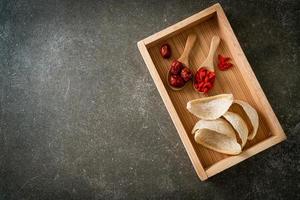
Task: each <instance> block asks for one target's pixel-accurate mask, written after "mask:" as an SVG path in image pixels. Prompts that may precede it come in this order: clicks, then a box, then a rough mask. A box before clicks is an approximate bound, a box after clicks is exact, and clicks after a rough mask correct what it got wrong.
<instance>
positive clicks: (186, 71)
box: [180, 67, 193, 82]
mask: <svg viewBox="0 0 300 200" xmlns="http://www.w3.org/2000/svg"><path fill="white" fill-rule="evenodd" d="M180 75H181V77H182V78H183V80H184V81H186V82H187V81H189V80H191V79H192V76H193V75H192V72H191V70H190V69H189V68H188V67H184V68H183V69H182V70H181V73H180Z"/></svg>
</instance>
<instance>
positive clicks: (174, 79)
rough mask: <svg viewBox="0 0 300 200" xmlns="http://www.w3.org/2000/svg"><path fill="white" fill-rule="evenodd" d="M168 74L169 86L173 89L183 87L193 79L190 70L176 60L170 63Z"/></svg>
mask: <svg viewBox="0 0 300 200" xmlns="http://www.w3.org/2000/svg"><path fill="white" fill-rule="evenodd" d="M169 73H170V76H169V84H170V85H171V86H173V87H175V88H181V87H183V86H184V84H185V83H186V82H188V81H189V80H191V79H192V77H193V75H192V72H191V70H190V69H189V68H188V67H185V66H183V64H182V63H181V62H179V61H178V60H174V61H173V62H172V64H171V68H170V71H169Z"/></svg>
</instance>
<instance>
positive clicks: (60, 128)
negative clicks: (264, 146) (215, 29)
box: [0, 0, 300, 200]
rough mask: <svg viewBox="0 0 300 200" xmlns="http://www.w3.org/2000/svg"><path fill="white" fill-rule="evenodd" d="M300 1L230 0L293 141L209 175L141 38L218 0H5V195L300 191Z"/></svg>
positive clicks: (269, 195)
mask: <svg viewBox="0 0 300 200" xmlns="http://www.w3.org/2000/svg"><path fill="white" fill-rule="evenodd" d="M298 2H299V1H298V0H294V1H285V0H280V1H269V0H264V1H260V0H257V1H221V2H220V3H221V4H222V6H223V7H224V9H225V12H226V13H227V15H228V18H229V20H230V22H231V24H232V27H233V29H234V30H235V33H236V35H237V37H238V38H239V41H240V43H241V45H242V47H243V49H244V51H245V53H246V55H247V57H248V59H249V62H250V63H251V65H252V67H253V70H254V72H255V74H256V75H257V78H258V80H259V81H260V83H261V85H262V87H263V89H264V91H265V93H266V95H267V97H268V99H269V101H270V103H271V104H272V106H273V109H274V111H275V112H276V114H277V116H278V118H279V120H280V122H281V123H282V126H283V128H284V130H285V132H286V134H287V136H288V140H287V141H285V142H283V143H281V144H280V145H276V146H275V147H272V148H271V149H268V150H266V151H264V152H263V153H260V154H259V155H256V156H255V157H252V158H250V159H248V160H246V161H244V162H242V163H241V164H239V165H236V166H235V167H233V168H231V169H229V170H226V171H224V172H223V173H221V174H219V175H217V176H215V177H213V178H211V179H209V180H208V181H205V182H201V181H199V179H198V177H197V175H196V173H195V172H194V170H193V167H192V164H191V162H190V160H189V158H188V156H187V154H186V152H185V149H184V147H183V145H182V143H181V141H180V139H179V137H178V135H177V133H176V130H175V128H174V126H173V124H172V122H171V119H170V117H169V115H168V113H167V111H166V109H165V107H164V105H163V102H162V100H161V98H160V96H159V94H158V92H157V90H156V87H155V85H154V83H153V81H152V79H151V77H150V74H149V73H148V70H147V69H146V66H145V64H144V62H143V60H142V58H141V56H140V53H139V52H138V49H137V46H136V42H137V41H139V40H140V39H143V38H144V37H146V36H148V35H151V34H152V33H155V32H157V31H159V30H161V29H163V28H165V27H167V26H169V25H172V24H174V23H175V22H177V21H179V20H182V19H184V18H186V17H188V16H190V15H192V14H194V13H196V12H198V11H200V10H202V9H204V8H206V7H208V6H210V5H212V4H213V3H215V1H196V0H195V1H172V2H171V1H170V2H165V1H136V2H134V1H124V2H121V1H114V2H112V1H111V2H108V1H106V2H104V1H92V0H86V1H71V0H70V1H68V0H61V1H58V0H57V1H54V0H53V1H52V0H51V1H49V0H41V1H39V0H36V1H33V0H32V1H25V0H24V1H21V0H20V1H13V0H2V1H0V108H1V109H0V199H1V200H2V199H299V198H300V197H299V184H300V179H299V170H300V167H299V164H300V163H299V154H300V150H299V134H300V102H299V99H300V77H299V76H300V68H299V65H300V64H299V45H300V37H299V36H300V32H299V31H300V25H299V22H300V19H299V16H300V10H299V9H300V6H299V3H298Z"/></svg>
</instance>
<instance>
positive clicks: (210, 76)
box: [208, 72, 216, 81]
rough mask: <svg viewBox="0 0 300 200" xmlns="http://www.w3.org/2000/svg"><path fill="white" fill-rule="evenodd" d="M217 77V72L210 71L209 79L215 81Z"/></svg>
mask: <svg viewBox="0 0 300 200" xmlns="http://www.w3.org/2000/svg"><path fill="white" fill-rule="evenodd" d="M215 78H216V74H215V73H214V72H209V73H208V79H209V80H210V81H214V80H215Z"/></svg>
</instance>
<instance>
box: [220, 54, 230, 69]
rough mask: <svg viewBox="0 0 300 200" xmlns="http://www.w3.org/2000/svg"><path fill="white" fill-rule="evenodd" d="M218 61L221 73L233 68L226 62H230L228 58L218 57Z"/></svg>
mask: <svg viewBox="0 0 300 200" xmlns="http://www.w3.org/2000/svg"><path fill="white" fill-rule="evenodd" d="M218 60H219V63H218V67H219V69H220V70H221V71H225V70H227V69H229V68H230V67H232V66H233V64H232V63H230V62H228V61H229V60H230V58H229V57H224V56H222V55H218Z"/></svg>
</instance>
